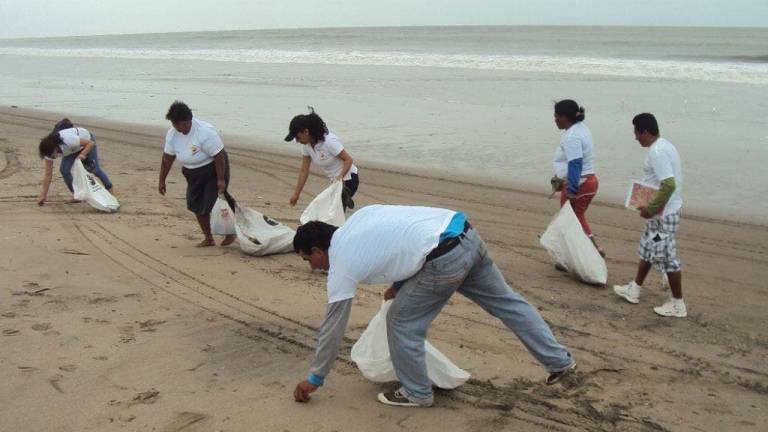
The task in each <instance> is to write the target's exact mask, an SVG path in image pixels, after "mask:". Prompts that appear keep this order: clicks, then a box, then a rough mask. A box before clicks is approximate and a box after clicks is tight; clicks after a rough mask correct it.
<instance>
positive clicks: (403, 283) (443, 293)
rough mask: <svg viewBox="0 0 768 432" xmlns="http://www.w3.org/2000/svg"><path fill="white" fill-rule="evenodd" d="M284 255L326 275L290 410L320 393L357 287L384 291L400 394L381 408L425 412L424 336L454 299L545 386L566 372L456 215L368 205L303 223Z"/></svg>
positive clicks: (549, 339)
mask: <svg viewBox="0 0 768 432" xmlns="http://www.w3.org/2000/svg"><path fill="white" fill-rule="evenodd" d="M293 248H294V250H295V251H296V253H298V254H299V255H301V257H302V258H303V259H304V260H305V261H308V262H309V265H310V267H312V269H313V270H314V269H320V270H327V271H328V285H327V289H328V306H327V308H326V316H325V320H324V321H323V324H322V325H321V327H320V329H319V331H318V335H317V348H316V350H315V356H314V359H313V361H312V364H311V366H310V369H309V371H310V373H309V376H308V378H307V380H305V381H302V382H300V383H299V384H298V385H297V386H296V389H295V390H294V398H295V399H296V401H297V402H307V401H309V399H310V396H309V394H310V393H312V392H314V391H315V390H317V388H318V387H320V386H322V385H323V383H324V381H325V377H326V375H327V374H328V372H329V371H330V368H331V365H332V363H333V361H334V359H335V358H336V352H337V351H338V349H339V346H340V345H341V341H342V339H343V337H344V331H345V329H346V326H347V321H348V319H349V312H350V308H351V306H352V298H353V297H354V295H355V290H356V288H357V285H358V284H359V283H369V284H381V283H391V284H392V286H391V287H390V288H389V289H387V290H386V292H385V293H384V298H385V299H391V298H394V301H393V303H392V305H391V307H390V309H389V313H388V314H387V335H388V342H389V351H390V355H391V358H392V364H393V366H394V369H395V373H396V375H397V377H398V379H399V380H400V384H401V387H400V388H399V389H398V390H396V391H393V392H387V393H379V395H378V400H379V401H380V402H381V403H383V404H386V405H393V406H406V407H428V406H431V405H432V404H433V402H434V399H433V394H432V383H431V381H430V379H429V377H428V376H427V367H426V363H425V352H424V342H425V340H426V336H427V330H428V329H429V326H430V324H431V323H432V321H433V320H434V319H435V317H436V316H437V314H438V313H440V310H441V309H442V308H443V306H444V305H445V303H446V302H447V301H448V299H449V298H450V297H451V295H453V293H454V292H456V291H458V292H459V293H461V294H463V295H464V296H466V297H467V298H469V299H470V300H472V301H474V302H475V303H477V304H478V305H480V306H481V307H482V308H483V309H485V310H486V311H488V312H489V313H490V314H491V315H493V316H495V317H497V318H499V319H500V320H501V321H502V322H504V324H505V325H506V326H507V327H509V328H510V329H511V330H512V331H514V332H515V334H516V335H517V337H518V338H519V339H520V341H521V342H522V343H523V345H525V347H526V348H527V349H528V351H529V352H530V353H531V354H533V356H534V357H535V358H536V359H537V360H538V361H539V362H540V363H541V364H542V365H544V367H545V368H546V369H547V371H549V373H550V375H549V377H548V378H547V381H546V382H547V384H554V383H556V382H557V381H559V380H560V379H561V378H563V377H564V376H565V375H567V374H568V373H570V372H572V371H573V370H574V369H575V368H576V362H575V361H574V360H573V358H572V357H571V354H570V353H569V352H568V350H566V349H565V347H563V346H562V345H560V344H559V343H558V342H557V341H556V340H555V337H554V336H553V335H552V331H551V330H550V328H549V326H548V325H547V323H546V322H544V320H543V319H542V318H541V316H540V315H539V313H538V312H537V311H536V309H534V308H533V307H531V305H529V304H528V303H527V302H526V301H525V299H523V297H522V296H520V295H519V294H517V293H516V292H514V291H512V289H511V288H510V287H509V285H507V283H506V281H505V280H504V277H503V276H502V275H501V272H500V271H499V269H498V268H497V267H496V264H494V262H493V260H492V259H491V257H490V255H489V254H488V251H487V250H486V247H485V243H484V242H483V240H482V239H481V238H480V236H479V235H478V234H477V232H475V230H474V229H473V228H472V226H471V225H470V224H469V222H468V221H467V219H466V216H465V215H464V213H463V212H455V211H452V210H446V209H440V208H430V207H410V206H389V205H372V206H368V207H365V208H363V209H360V210H358V211H357V212H356V213H355V214H354V215H352V216H351V217H350V218H349V219H348V220H347V221H346V223H345V224H344V226H342V227H341V228H338V229H337V228H336V227H335V226H332V225H328V224H326V223H323V222H318V221H313V222H308V223H306V224H304V225H302V226H300V227H299V228H298V230H297V231H296V236H295V237H294V239H293Z"/></svg>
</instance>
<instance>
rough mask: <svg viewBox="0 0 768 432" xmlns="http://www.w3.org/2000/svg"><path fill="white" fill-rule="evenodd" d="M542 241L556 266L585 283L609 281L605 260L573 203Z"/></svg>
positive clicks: (547, 231)
mask: <svg viewBox="0 0 768 432" xmlns="http://www.w3.org/2000/svg"><path fill="white" fill-rule="evenodd" d="M539 242H540V243H541V245H542V246H544V249H546V250H547V252H549V255H550V256H551V257H552V259H554V260H555V262H556V263H558V264H560V265H562V266H563V267H565V268H566V269H567V270H568V272H570V273H572V274H574V275H576V276H577V277H578V278H579V279H581V280H583V281H584V282H587V283H590V284H601V285H605V283H606V282H607V281H608V268H607V267H606V265H605V260H604V259H603V257H601V256H600V253H598V252H597V248H595V245H594V244H593V243H592V240H590V239H589V237H587V235H586V234H584V229H583V228H582V227H581V223H579V219H578V218H577V217H576V213H574V212H573V207H571V205H570V203H566V205H564V206H563V207H562V208H561V209H560V211H559V212H558V213H557V215H556V216H555V218H554V219H553V220H552V223H550V224H549V226H548V227H547V230H546V231H545V232H544V234H543V235H542V236H541V239H540V240H539Z"/></svg>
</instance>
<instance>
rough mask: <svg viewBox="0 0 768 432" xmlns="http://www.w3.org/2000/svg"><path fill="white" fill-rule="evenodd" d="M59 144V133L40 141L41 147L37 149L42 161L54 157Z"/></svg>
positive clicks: (51, 134) (52, 133) (53, 133)
mask: <svg viewBox="0 0 768 432" xmlns="http://www.w3.org/2000/svg"><path fill="white" fill-rule="evenodd" d="M59 144H61V137H60V136H59V132H51V133H49V134H48V135H46V136H45V138H43V139H41V140H40V146H38V148H37V150H38V151H39V152H40V159H43V158H44V157H46V156H48V157H51V156H53V153H54V152H55V151H56V149H57V148H59Z"/></svg>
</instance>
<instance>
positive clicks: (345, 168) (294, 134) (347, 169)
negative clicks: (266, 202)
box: [285, 109, 360, 210]
mask: <svg viewBox="0 0 768 432" xmlns="http://www.w3.org/2000/svg"><path fill="white" fill-rule="evenodd" d="M293 140H296V142H297V143H299V144H302V149H301V152H302V155H303V157H302V161H301V169H300V170H299V180H298V181H297V182H296V187H295V188H294V189H293V194H291V196H290V198H288V203H289V204H290V205H291V207H293V206H295V205H296V202H297V201H298V200H299V196H300V195H301V191H302V190H303V189H304V184H305V183H306V182H307V177H309V166H310V165H311V164H312V163H313V162H314V163H315V164H317V165H319V166H320V167H321V168H322V169H323V171H324V172H325V175H327V176H328V178H329V179H330V180H331V182H336V181H343V182H344V189H343V192H342V196H341V198H342V203H343V205H344V210H346V209H347V208H355V202H354V201H353V200H352V196H353V195H354V194H355V192H357V187H358V186H359V184H360V179H359V177H358V175H357V167H356V166H355V164H354V162H353V161H352V156H350V155H349V153H347V151H346V150H345V149H344V146H342V145H341V141H339V137H337V136H336V135H335V134H333V133H331V132H328V127H327V126H326V125H325V122H324V121H323V119H322V118H320V116H319V115H317V113H315V111H314V110H311V109H310V112H309V114H299V115H297V116H295V117H294V118H293V119H292V120H291V123H290V125H289V127H288V135H286V137H285V141H286V142H291V141H293Z"/></svg>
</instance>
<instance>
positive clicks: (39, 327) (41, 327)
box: [32, 323, 53, 331]
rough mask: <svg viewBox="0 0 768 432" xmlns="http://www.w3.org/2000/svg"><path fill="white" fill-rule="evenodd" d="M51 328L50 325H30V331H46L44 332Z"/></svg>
mask: <svg viewBox="0 0 768 432" xmlns="http://www.w3.org/2000/svg"><path fill="white" fill-rule="evenodd" d="M51 327H53V325H52V324H51V323H37V324H32V330H34V331H46V330H50V328H51Z"/></svg>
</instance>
